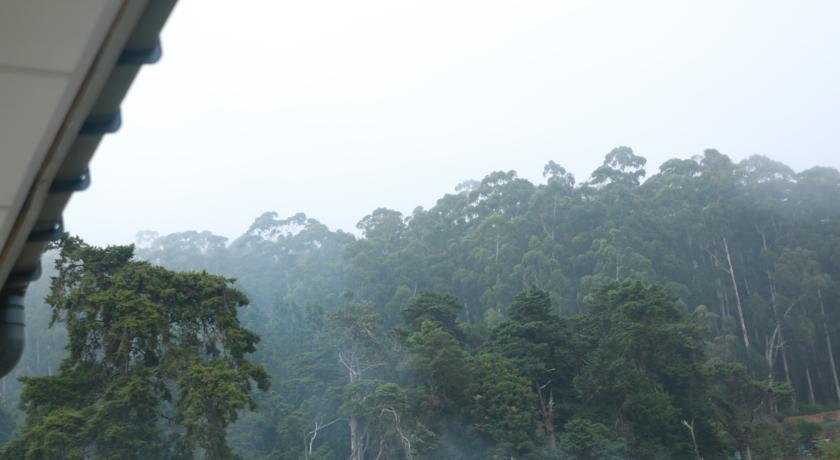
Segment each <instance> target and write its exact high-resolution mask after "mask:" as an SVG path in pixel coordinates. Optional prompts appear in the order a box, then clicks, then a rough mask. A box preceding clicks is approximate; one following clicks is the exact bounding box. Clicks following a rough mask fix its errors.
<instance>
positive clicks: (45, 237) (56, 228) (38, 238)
mask: <svg viewBox="0 0 840 460" xmlns="http://www.w3.org/2000/svg"><path fill="white" fill-rule="evenodd" d="M63 234H64V221H63V220H57V221H56V222H54V223H53V224H52V225H51V228H50V229H48V230H34V231H33V232H32V233H30V234H29V238H28V239H27V241H29V242H30V243H47V242H50V241H56V240H60V239H61V235H63Z"/></svg>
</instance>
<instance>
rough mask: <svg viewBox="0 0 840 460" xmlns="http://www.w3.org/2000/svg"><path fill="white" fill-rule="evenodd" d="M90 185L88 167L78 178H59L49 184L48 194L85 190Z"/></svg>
mask: <svg viewBox="0 0 840 460" xmlns="http://www.w3.org/2000/svg"><path fill="white" fill-rule="evenodd" d="M88 187H90V169H87V170H85V172H84V173H82V175H81V176H79V178H78V179H70V180H59V181H55V182H53V183H52V185H51V186H50V195H57V194H60V193H73V192H81V191H83V190H87V188H88Z"/></svg>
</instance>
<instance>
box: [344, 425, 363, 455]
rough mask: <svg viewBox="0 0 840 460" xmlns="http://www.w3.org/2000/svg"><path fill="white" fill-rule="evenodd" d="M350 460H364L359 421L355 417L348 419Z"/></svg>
mask: <svg viewBox="0 0 840 460" xmlns="http://www.w3.org/2000/svg"><path fill="white" fill-rule="evenodd" d="M348 423H349V424H350V460H364V458H363V456H364V451H365V450H364V442H363V440H362V439H363V437H364V436H363V434H362V433H361V430H360V429H359V420H358V419H357V418H356V417H350V418H349V422H348Z"/></svg>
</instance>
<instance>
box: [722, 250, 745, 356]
mask: <svg viewBox="0 0 840 460" xmlns="http://www.w3.org/2000/svg"><path fill="white" fill-rule="evenodd" d="M722 239H723V249H724V251H726V263H727V264H728V265H729V270H728V272H729V277H730V278H732V289H733V290H734V291H735V306H736V307H737V308H738V319H739V320H740V321H741V333H742V334H743V336H744V346H745V347H746V348H747V349H749V348H750V338H749V336H748V335H747V323H746V322H745V321H744V309H743V308H742V307H741V294H740V293H739V292H738V282H737V281H735V268H734V267H733V266H732V257H731V256H730V254H729V244H728V243H727V242H726V237H722Z"/></svg>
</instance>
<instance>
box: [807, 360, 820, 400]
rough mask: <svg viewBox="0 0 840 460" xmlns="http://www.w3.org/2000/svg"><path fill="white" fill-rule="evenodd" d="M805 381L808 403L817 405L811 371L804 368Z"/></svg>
mask: <svg viewBox="0 0 840 460" xmlns="http://www.w3.org/2000/svg"><path fill="white" fill-rule="evenodd" d="M805 380H807V381H808V402H810V403H811V404H816V403H817V398H815V397H814V382H812V381H811V369H808V368H807V367H806V368H805Z"/></svg>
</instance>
